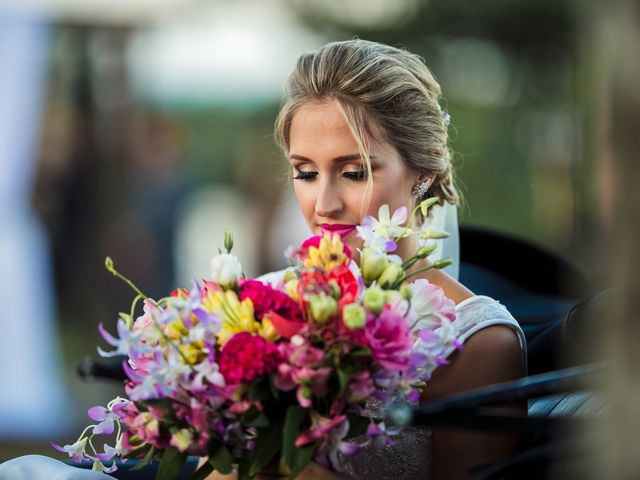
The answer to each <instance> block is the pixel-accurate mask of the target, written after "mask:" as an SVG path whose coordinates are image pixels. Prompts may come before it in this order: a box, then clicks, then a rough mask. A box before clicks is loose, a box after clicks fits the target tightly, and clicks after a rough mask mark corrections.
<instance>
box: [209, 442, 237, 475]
mask: <svg viewBox="0 0 640 480" xmlns="http://www.w3.org/2000/svg"><path fill="white" fill-rule="evenodd" d="M212 443H213V444H212V447H211V449H210V450H209V463H211V464H212V465H213V468H215V469H216V470H217V471H218V472H220V473H222V474H227V473H231V470H232V469H233V458H231V453H229V449H228V448H227V447H226V446H225V444H224V443H222V442H212Z"/></svg>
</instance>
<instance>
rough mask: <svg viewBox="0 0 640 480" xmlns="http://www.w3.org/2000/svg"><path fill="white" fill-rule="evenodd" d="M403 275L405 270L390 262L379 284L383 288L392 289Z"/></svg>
mask: <svg viewBox="0 0 640 480" xmlns="http://www.w3.org/2000/svg"><path fill="white" fill-rule="evenodd" d="M403 275H404V270H403V269H402V267H401V266H400V265H398V264H396V263H391V262H389V264H388V265H387V267H386V268H385V269H384V272H382V275H380V278H378V284H379V285H380V286H381V287H382V288H391V287H392V286H393V285H394V284H395V283H396V282H397V281H398V280H400V279H401V278H402V276H403Z"/></svg>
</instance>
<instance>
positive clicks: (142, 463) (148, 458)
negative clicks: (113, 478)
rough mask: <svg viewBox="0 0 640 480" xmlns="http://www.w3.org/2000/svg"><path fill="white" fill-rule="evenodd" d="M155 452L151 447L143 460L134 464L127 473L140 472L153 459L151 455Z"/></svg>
mask: <svg viewBox="0 0 640 480" xmlns="http://www.w3.org/2000/svg"><path fill="white" fill-rule="evenodd" d="M149 447H151V445H149ZM155 452H156V449H155V448H153V447H151V448H150V449H149V450H148V451H147V453H146V454H145V456H144V458H143V459H142V460H140V461H139V462H138V463H136V464H135V465H134V466H133V467H131V468H130V469H129V471H130V472H135V471H136V470H141V469H142V468H144V467H146V466H147V465H149V462H150V461H151V459H153V454H154V453H155Z"/></svg>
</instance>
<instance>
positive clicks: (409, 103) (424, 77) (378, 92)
mask: <svg viewBox="0 0 640 480" xmlns="http://www.w3.org/2000/svg"><path fill="white" fill-rule="evenodd" d="M440 96H441V91H440V85H439V84H438V82H437V81H436V80H435V78H434V77H433V74H432V73H431V71H430V70H429V69H428V68H427V66H426V65H425V64H424V62H423V61H422V59H421V58H420V57H418V56H417V55H415V54H413V53H410V52H407V51H406V50H401V49H398V48H394V47H391V46H388V45H384V44H380V43H375V42H369V41H366V40H359V39H356V40H348V41H343V42H333V43H329V44H327V45H325V46H323V47H322V48H320V49H319V50H317V51H314V52H309V53H305V54H302V55H301V56H300V57H299V58H298V61H297V63H296V66H295V68H294V70H293V72H292V73H291V74H290V76H289V78H288V80H287V84H286V89H285V95H284V99H283V104H282V107H281V109H280V113H279V114H278V117H277V119H276V125H275V134H276V139H277V141H278V143H279V144H280V147H281V148H282V150H283V151H284V153H285V155H288V153H289V146H290V143H289V131H290V128H291V121H292V119H293V116H294V115H295V113H296V112H297V111H298V109H299V108H300V107H301V106H302V105H304V104H306V103H309V102H323V101H334V102H335V103H336V105H337V106H338V108H339V109H340V111H341V113H342V115H343V116H344V118H345V120H346V122H347V125H348V126H349V129H350V130H351V134H352V135H353V137H354V139H355V140H356V143H357V145H358V149H359V153H360V155H361V156H362V158H363V161H364V163H365V166H366V169H367V172H368V173H369V175H368V176H367V178H368V179H369V180H368V186H367V194H366V195H365V199H366V200H363V201H365V202H366V201H368V198H369V196H370V193H371V188H372V180H371V178H372V177H371V160H370V158H369V138H376V135H378V137H377V138H379V139H380V140H384V141H385V142H387V143H389V144H391V145H393V146H394V147H395V148H396V149H397V151H398V152H399V153H400V156H401V157H402V159H403V161H404V162H405V165H406V166H407V167H408V168H409V169H410V170H412V171H414V172H419V173H422V174H426V175H432V176H434V182H433V184H432V186H431V188H430V189H429V192H428V195H429V196H438V197H440V203H444V202H445V201H446V202H449V203H452V204H457V203H458V200H459V196H458V192H457V191H456V188H455V185H454V176H453V170H452V167H451V152H450V150H449V147H448V145H447V140H448V134H447V125H446V121H445V118H444V113H443V111H442V109H441V108H440V104H439V100H440ZM380 137H381V138H380ZM420 200H421V199H420Z"/></svg>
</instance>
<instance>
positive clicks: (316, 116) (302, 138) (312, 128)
mask: <svg viewBox="0 0 640 480" xmlns="http://www.w3.org/2000/svg"><path fill="white" fill-rule="evenodd" d="M364 127H365V128H366V129H367V130H373V131H374V134H373V135H371V134H369V135H368V136H367V137H368V138H363V139H362V141H365V142H366V141H367V140H368V142H369V147H370V150H371V152H373V151H380V150H395V148H394V147H393V146H391V145H389V144H388V143H386V142H384V141H382V140H381V139H380V138H379V137H380V135H375V130H376V129H375V128H374V126H373V125H365V126H364ZM333 149H338V150H349V152H348V153H349V154H355V153H358V151H359V150H358V142H357V141H356V139H355V138H354V136H353V133H352V131H351V129H350V128H349V125H348V123H347V121H346V119H345V118H344V115H343V114H342V111H341V110H340V108H339V107H338V105H337V104H336V103H335V102H334V101H322V102H308V103H305V104H303V105H302V106H301V107H300V108H298V110H297V111H296V113H295V114H294V115H293V118H292V120H291V126H290V129H289V151H290V153H291V154H294V153H296V154H302V153H303V152H302V151H301V150H307V151H308V150H313V151H323V150H333ZM342 153H344V152H342Z"/></svg>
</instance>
